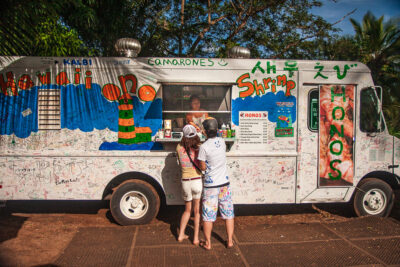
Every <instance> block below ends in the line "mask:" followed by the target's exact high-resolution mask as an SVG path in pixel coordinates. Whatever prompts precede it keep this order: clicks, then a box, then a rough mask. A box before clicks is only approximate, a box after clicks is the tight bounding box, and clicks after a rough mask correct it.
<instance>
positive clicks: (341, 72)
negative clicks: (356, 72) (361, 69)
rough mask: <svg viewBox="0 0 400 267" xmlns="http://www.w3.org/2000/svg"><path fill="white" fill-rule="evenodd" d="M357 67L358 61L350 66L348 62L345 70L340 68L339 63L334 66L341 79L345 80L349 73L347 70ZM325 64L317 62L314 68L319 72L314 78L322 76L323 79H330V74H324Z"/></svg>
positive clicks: (337, 75) (344, 67)
mask: <svg viewBox="0 0 400 267" xmlns="http://www.w3.org/2000/svg"><path fill="white" fill-rule="evenodd" d="M355 67H357V63H354V64H350V66H349V65H348V64H345V65H344V66H343V70H340V66H339V65H335V66H333V70H334V71H336V77H337V78H338V79H339V80H343V79H344V78H346V75H347V71H348V70H350V69H351V68H355ZM324 68H325V66H324V65H321V63H320V62H317V63H316V64H315V66H314V69H315V70H317V73H316V74H315V76H314V79H317V78H318V77H321V78H322V79H325V80H326V79H328V76H326V75H324V74H323V73H322V72H323V71H324Z"/></svg>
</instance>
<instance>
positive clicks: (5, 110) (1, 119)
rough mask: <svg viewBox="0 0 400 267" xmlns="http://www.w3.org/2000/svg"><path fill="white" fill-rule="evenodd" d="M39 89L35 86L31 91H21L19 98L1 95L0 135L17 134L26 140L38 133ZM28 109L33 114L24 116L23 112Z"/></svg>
mask: <svg viewBox="0 0 400 267" xmlns="http://www.w3.org/2000/svg"><path fill="white" fill-rule="evenodd" d="M38 88H39V87H38V86H35V87H32V88H31V89H29V90H20V91H19V92H18V96H6V95H4V94H1V93H0V135H5V134H7V135H10V134H15V136H17V137H19V138H26V137H28V136H29V135H30V134H31V133H32V132H37V131H38V121H37V117H38V116H37V96H38V93H37V90H38ZM28 108H29V109H30V110H31V112H32V113H31V114H30V115H27V116H24V115H23V113H22V112H23V111H25V110H27V109H28Z"/></svg>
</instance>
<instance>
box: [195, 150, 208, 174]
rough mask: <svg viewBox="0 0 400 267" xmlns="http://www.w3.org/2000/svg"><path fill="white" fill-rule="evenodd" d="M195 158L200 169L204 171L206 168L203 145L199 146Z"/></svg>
mask: <svg viewBox="0 0 400 267" xmlns="http://www.w3.org/2000/svg"><path fill="white" fill-rule="evenodd" d="M197 160H198V161H199V168H200V170H202V171H205V170H206V169H207V165H206V150H205V149H204V146H203V145H201V146H200V149H199V155H198V156H197Z"/></svg>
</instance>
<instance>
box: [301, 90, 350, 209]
mask: <svg viewBox="0 0 400 267" xmlns="http://www.w3.org/2000/svg"><path fill="white" fill-rule="evenodd" d="M354 96H355V86H354V85H306V84H303V86H302V89H301V90H300V96H299V120H298V123H299V135H298V144H299V145H298V155H299V156H298V169H297V172H298V176H297V177H298V178H297V191H296V202H297V203H309V202H332V201H335V202H336V201H344V199H345V196H346V194H347V192H348V190H349V188H350V187H351V186H352V183H353V177H354V166H353V162H354V160H353V151H354V142H353V138H354V123H353V118H354V99H355V97H354Z"/></svg>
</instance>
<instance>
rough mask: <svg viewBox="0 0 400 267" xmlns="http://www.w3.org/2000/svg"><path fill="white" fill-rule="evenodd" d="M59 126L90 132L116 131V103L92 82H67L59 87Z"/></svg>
mask: <svg viewBox="0 0 400 267" xmlns="http://www.w3.org/2000/svg"><path fill="white" fill-rule="evenodd" d="M61 100H62V102H61V128H67V129H70V130H75V129H79V130H81V131H83V132H91V131H93V130H94V129H98V130H104V129H106V128H109V129H110V130H111V131H114V132H117V131H118V103H117V102H110V101H108V100H107V99H105V98H104V97H103V95H102V94H101V87H100V85H98V84H92V89H86V88H85V85H84V84H79V85H73V84H69V85H66V86H64V87H63V88H62V89H61Z"/></svg>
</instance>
